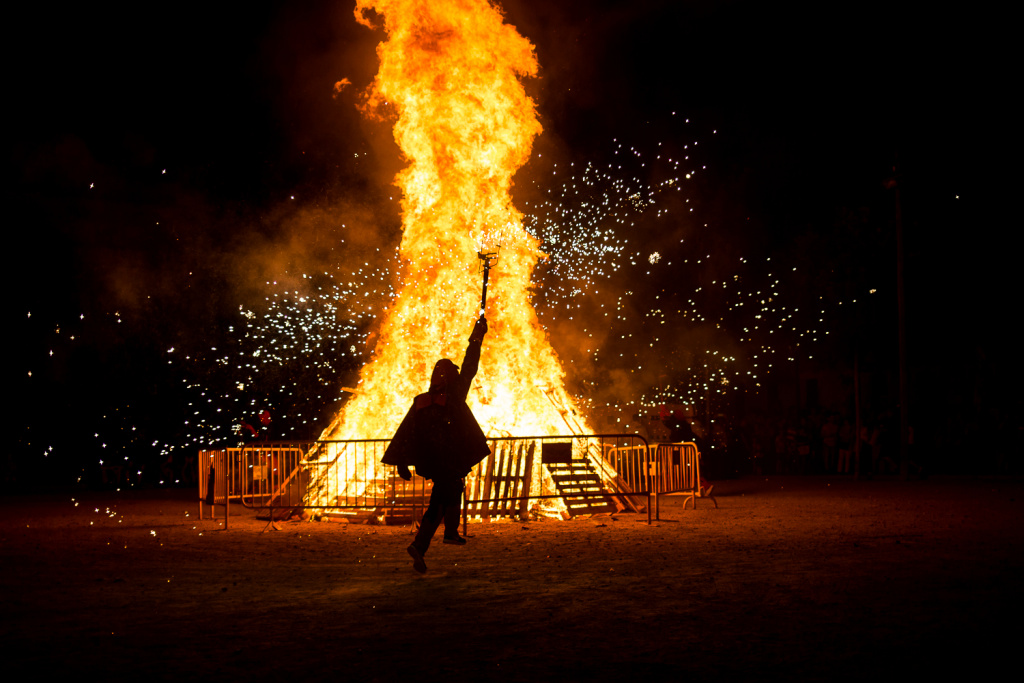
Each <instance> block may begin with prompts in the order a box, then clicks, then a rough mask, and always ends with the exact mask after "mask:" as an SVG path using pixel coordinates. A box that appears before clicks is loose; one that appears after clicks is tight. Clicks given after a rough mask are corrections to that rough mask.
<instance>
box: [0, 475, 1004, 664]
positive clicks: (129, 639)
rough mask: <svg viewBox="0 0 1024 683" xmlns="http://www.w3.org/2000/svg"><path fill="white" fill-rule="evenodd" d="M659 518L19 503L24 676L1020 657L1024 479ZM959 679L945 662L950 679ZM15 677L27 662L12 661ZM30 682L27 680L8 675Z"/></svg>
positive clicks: (858, 491)
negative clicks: (449, 516)
mask: <svg viewBox="0 0 1024 683" xmlns="http://www.w3.org/2000/svg"><path fill="white" fill-rule="evenodd" d="M715 493H716V495H717V499H718V503H719V508H718V509H715V508H714V507H713V505H711V504H710V503H708V502H706V501H702V502H701V504H700V505H699V506H698V509H697V510H692V509H686V510H684V509H683V508H682V499H681V498H678V497H672V496H669V497H664V498H662V503H661V520H660V521H658V522H655V523H654V524H653V525H651V526H648V525H647V523H646V521H647V518H646V516H645V515H644V516H640V515H636V514H619V515H614V516H611V517H609V516H605V517H599V518H594V519H589V520H573V521H569V522H560V521H554V520H545V521H536V522H529V523H522V522H492V523H476V524H471V525H470V527H469V544H468V545H467V546H465V547H461V548H460V547H455V546H444V545H441V544H440V543H436V544H435V545H434V546H433V547H432V548H431V550H430V553H429V554H428V555H427V563H428V565H429V568H430V569H429V571H428V573H427V574H426V575H423V576H421V575H419V574H416V573H414V572H413V571H412V569H411V566H410V565H411V562H410V558H409V557H408V555H407V554H406V552H405V547H406V545H407V544H408V542H409V541H410V540H411V536H410V530H409V528H408V527H386V526H367V525H354V524H353V525H348V524H344V523H338V522H330V523H324V522H320V523H317V522H291V523H284V524H281V530H280V531H268V532H266V533H262V531H263V529H264V527H265V526H266V523H265V522H260V521H258V520H256V519H255V517H254V515H253V514H252V513H251V512H248V511H243V510H241V509H240V508H238V507H235V508H234V511H235V512H237V513H238V516H235V517H232V518H231V520H230V528H229V529H228V530H227V531H224V530H223V529H222V528H221V524H220V522H219V521H210V520H205V521H199V519H198V515H197V504H196V502H195V500H194V499H195V494H194V493H193V492H190V491H181V490H177V491H141V492H126V493H113V492H112V493H78V494H64V495H54V496H46V497H31V498H27V497H14V498H12V497H8V498H4V499H0V519H2V522H0V567H2V575H0V587H2V588H0V600H2V602H0V604H2V605H3V611H2V614H3V621H2V624H3V625H2V627H0V628H2V633H0V643H2V644H3V650H4V652H5V655H4V659H5V660H6V662H5V664H6V666H5V671H11V670H12V669H11V668H10V667H11V666H12V665H13V667H14V669H13V670H14V671H19V670H20V671H23V672H25V671H27V672H31V673H33V674H34V675H35V676H39V675H40V674H45V673H49V674H50V675H57V676H59V675H69V676H76V677H78V676H81V675H82V674H83V673H93V672H95V673H97V674H100V675H102V676H103V678H101V679H100V680H128V679H131V680H140V679H143V680H144V679H151V680H181V679H184V678H195V679H200V680H205V679H213V678H219V679H223V680H271V679H273V680H297V681H305V680H361V681H377V680H379V681H390V680H396V679H400V678H403V677H406V678H409V680H417V681H420V680H442V679H446V680H454V679H464V680H480V679H485V678H486V679H497V680H524V681H526V680H529V681H544V680H565V681H584V680H612V679H625V678H633V677H640V676H652V675H653V676H655V677H656V679H657V680H662V679H676V678H683V677H696V678H697V679H699V680H704V679H711V678H714V679H719V680H733V679H749V678H754V677H757V678H759V679H764V678H768V679H786V680H794V679H795V680H837V679H838V680H854V679H863V678H864V676H865V675H871V674H880V675H883V676H885V677H886V678H889V677H894V676H899V675H912V676H915V678H916V677H917V676H921V675H934V674H939V673H942V674H945V675H946V676H950V675H971V676H972V677H975V676H977V675H978V674H981V675H984V674H986V673H988V672H995V671H997V670H999V669H1000V668H1001V667H1002V666H1003V665H1004V664H1006V663H1008V662H1011V661H1012V660H1011V658H1015V654H1016V646H1017V640H1018V637H1017V636H1018V635H1019V633H1020V627H1019V625H1018V624H1019V615H1020V610H1021V607H1022V606H1024V601H1022V588H1021V578H1022V576H1024V574H1022V569H1024V552H1022V539H1024V524H1022V522H1024V496H1022V494H1024V482H1022V481H1020V480H1006V479H970V480H967V481H959V480H954V479H930V480H927V481H911V482H904V481H895V480H894V481H853V480H850V479H839V478H796V477H792V478H785V477H768V478H764V477H760V478H747V479H741V480H736V481H723V482H719V483H717V485H716V488H715ZM944 677H945V676H944ZM5 678H6V676H5ZM8 680H14V679H8Z"/></svg>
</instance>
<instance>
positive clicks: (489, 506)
mask: <svg viewBox="0 0 1024 683" xmlns="http://www.w3.org/2000/svg"><path fill="white" fill-rule="evenodd" d="M535 447H536V445H535V444H534V443H533V442H530V443H519V444H508V443H506V442H496V447H495V449H494V451H493V452H492V453H491V454H490V455H488V456H487V457H486V458H485V459H484V460H483V462H481V463H480V464H478V465H477V466H476V467H474V468H473V472H472V473H471V474H470V476H469V477H467V481H466V499H467V500H486V502H484V503H467V504H466V508H467V512H468V514H469V515H470V516H471V517H472V516H479V517H480V518H481V519H485V520H488V519H491V518H492V517H517V518H519V519H527V517H528V515H529V510H528V504H529V501H528V500H525V499H523V500H492V499H503V498H505V499H507V498H513V499H514V498H523V497H524V496H529V495H530V483H531V479H532V474H533V453H534V449H535Z"/></svg>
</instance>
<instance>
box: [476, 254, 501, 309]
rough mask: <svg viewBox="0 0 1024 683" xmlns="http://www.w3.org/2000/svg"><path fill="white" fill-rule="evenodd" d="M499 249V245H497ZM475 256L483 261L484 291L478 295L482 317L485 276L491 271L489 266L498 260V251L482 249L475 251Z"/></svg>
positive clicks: (485, 305) (485, 284) (485, 296)
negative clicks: (485, 251) (483, 250)
mask: <svg viewBox="0 0 1024 683" xmlns="http://www.w3.org/2000/svg"><path fill="white" fill-rule="evenodd" d="M498 248H499V249H500V248H501V247H498ZM476 257H477V258H478V259H480V260H481V261H483V262H484V263H483V269H484V291H483V295H482V296H481V297H480V317H483V315H484V312H485V311H486V310H487V277H488V275H490V273H491V268H493V267H494V264H495V263H497V262H498V252H496V251H495V252H491V253H489V254H487V253H484V252H482V251H479V252H477V254H476Z"/></svg>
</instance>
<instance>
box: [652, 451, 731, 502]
mask: <svg viewBox="0 0 1024 683" xmlns="http://www.w3.org/2000/svg"><path fill="white" fill-rule="evenodd" d="M651 450H652V451H653V453H652V455H651V462H652V475H653V482H654V490H655V492H656V493H657V494H661V493H685V494H687V497H686V500H685V501H683V509H684V510H685V509H686V506H687V505H689V504H690V503H691V502H692V503H693V508H694V509H695V510H696V509H697V499H698V498H708V499H710V500H711V502H713V503H714V504H715V507H716V508H717V507H718V501H717V500H715V498H714V496H712V495H710V494H709V493H708V492H707V491H704V490H702V488H701V478H700V452H699V451H698V450H697V444H695V443H692V442H683V443H657V444H652V445H651Z"/></svg>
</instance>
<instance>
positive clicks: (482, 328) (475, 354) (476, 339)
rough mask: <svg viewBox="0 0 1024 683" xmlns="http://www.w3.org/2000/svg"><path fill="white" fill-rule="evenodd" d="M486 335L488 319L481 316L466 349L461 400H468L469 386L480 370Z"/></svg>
mask: <svg viewBox="0 0 1024 683" xmlns="http://www.w3.org/2000/svg"><path fill="white" fill-rule="evenodd" d="M485 334H487V318H485V317H483V316H480V317H479V318H478V319H477V321H476V324H475V325H474V326H473V333H472V334H471V335H469V346H467V347H466V357H465V358H464V359H463V360H462V369H461V371H460V372H459V379H460V380H462V382H461V384H462V392H460V393H461V396H460V398H461V399H462V400H463V401H465V400H466V396H467V395H468V394H469V386H470V385H471V384H472V383H473V378H474V377H476V371H477V370H478V369H479V368H480V345H481V344H482V343H483V340H484V335H485Z"/></svg>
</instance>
